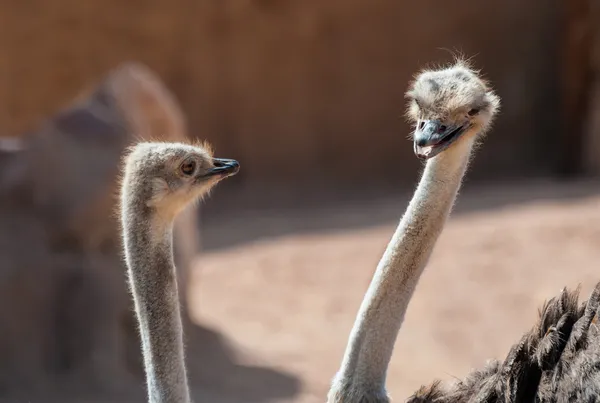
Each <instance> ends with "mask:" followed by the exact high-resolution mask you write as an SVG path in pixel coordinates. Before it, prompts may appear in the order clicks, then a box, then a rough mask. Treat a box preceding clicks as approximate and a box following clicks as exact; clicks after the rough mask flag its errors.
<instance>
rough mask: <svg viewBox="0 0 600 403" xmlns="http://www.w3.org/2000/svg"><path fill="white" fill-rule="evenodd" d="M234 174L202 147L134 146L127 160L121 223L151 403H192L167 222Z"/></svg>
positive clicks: (229, 164)
mask: <svg viewBox="0 0 600 403" xmlns="http://www.w3.org/2000/svg"><path fill="white" fill-rule="evenodd" d="M238 170H239V164H238V162H237V161H234V160H225V159H218V158H213V156H212V152H211V150H210V149H209V148H208V146H207V145H203V146H192V145H187V144H180V143H139V144H137V145H136V146H134V147H133V148H132V149H131V151H130V153H129V154H128V156H127V157H126V159H125V167H124V174H123V182H122V187H121V212H120V218H121V224H122V230H123V244H124V249H125V261H126V264H127V268H128V278H129V284H130V287H131V293H132V294H133V301H134V306H135V312H136V316H137V319H138V322H139V326H140V333H141V340H142V353H143V356H144V367H145V371H146V383H147V387H148V401H149V402H151V403H189V402H190V393H189V390H188V385H187V376H186V368H185V364H184V353H183V342H182V328H181V316H180V312H179V309H180V306H179V296H178V290H177V277H176V273H175V266H174V263H173V251H172V250H173V245H172V237H173V234H172V232H173V220H174V218H175V217H176V216H177V214H179V212H181V211H182V210H183V209H184V207H186V206H187V205H189V204H191V203H192V202H194V201H196V200H199V199H200V198H201V197H203V196H204V195H206V194H207V193H208V192H209V191H210V189H211V188H212V187H213V186H214V185H215V184H216V183H217V182H219V181H220V180H221V179H223V178H226V177H227V176H231V175H234V174H236V173H237V172H238Z"/></svg>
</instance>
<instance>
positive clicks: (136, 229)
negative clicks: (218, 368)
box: [123, 206, 190, 403]
mask: <svg viewBox="0 0 600 403" xmlns="http://www.w3.org/2000/svg"><path fill="white" fill-rule="evenodd" d="M125 208H126V210H127V206H126V207H125ZM130 211H134V210H133V209H131V210H130ZM124 217H129V218H130V220H131V221H130V222H129V221H128V220H127V219H125V220H124V223H123V226H124V233H125V239H124V241H125V252H126V260H127V266H128V274H129V281H130V285H131V291H132V294H133V299H134V305H135V311H136V314H137V318H138V322H139V326H140V334H141V340H142V352H143V356H144V367H145V370H146V383H147V387H148V399H149V402H150V403H189V402H190V396H189V391H188V385H187V376H186V370H185V365H184V354H183V340H182V327H181V316H180V312H179V310H180V306H179V297H178V290H177V276H176V272H175V265H174V263H173V251H172V238H173V223H172V221H170V220H167V221H165V220H160V219H159V218H158V217H157V216H153V215H151V214H150V213H149V214H148V215H147V216H143V214H140V215H134V214H127V211H126V212H125V214H124Z"/></svg>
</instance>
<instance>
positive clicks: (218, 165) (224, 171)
mask: <svg viewBox="0 0 600 403" xmlns="http://www.w3.org/2000/svg"><path fill="white" fill-rule="evenodd" d="M213 164H214V168H212V169H211V170H210V171H208V174H207V175H208V176H212V175H220V176H232V175H235V174H236V173H238V171H239V170H240V163H239V162H237V161H236V160H229V159H224V158H213Z"/></svg>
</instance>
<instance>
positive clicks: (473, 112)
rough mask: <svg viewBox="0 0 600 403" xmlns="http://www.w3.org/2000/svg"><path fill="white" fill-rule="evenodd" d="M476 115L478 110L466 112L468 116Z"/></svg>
mask: <svg viewBox="0 0 600 403" xmlns="http://www.w3.org/2000/svg"><path fill="white" fill-rule="evenodd" d="M478 113H479V109H478V108H473V109H471V110H470V111H469V112H468V114H469V116H475V115H477V114H478Z"/></svg>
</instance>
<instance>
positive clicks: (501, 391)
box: [408, 283, 600, 403]
mask: <svg viewBox="0 0 600 403" xmlns="http://www.w3.org/2000/svg"><path fill="white" fill-rule="evenodd" d="M578 298H579V289H576V290H571V291H568V290H566V289H563V291H562V292H561V293H560V294H559V295H558V296H556V297H554V298H552V299H551V300H550V301H548V302H547V303H545V304H544V306H543V307H542V309H541V311H540V316H539V320H538V322H537V323H536V324H535V326H534V327H533V328H532V329H531V330H530V331H529V332H527V333H526V334H525V335H524V336H523V337H522V338H521V340H520V341H519V342H518V343H517V344H515V345H514V346H513V347H512V348H511V350H510V352H509V353H508V355H507V357H506V359H505V360H504V362H500V361H492V362H490V363H489V364H488V365H487V366H486V367H485V368H483V369H481V370H476V371H474V372H472V373H471V374H470V375H469V376H467V378H466V379H464V380H463V381H461V382H459V383H457V384H455V385H453V386H450V387H444V385H443V384H442V383H440V382H437V381H436V382H434V383H433V384H431V385H429V386H424V387H421V388H420V389H419V390H418V391H417V392H416V393H415V394H414V395H413V396H411V397H410V398H409V399H408V402H409V403H419V402H420V403H426V402H427V403H450V402H452V403H463V402H464V403H467V402H468V403H475V402H477V403H480V402H481V403H483V402H489V403H491V402H503V403H509V402H510V403H522V402H540V403H542V402H543V403H547V402H548V403H550V402H556V403H563V402H578V403H600V331H599V329H598V326H597V324H596V321H597V319H598V309H599V307H600V283H598V284H597V285H596V288H595V289H594V291H593V292H592V295H591V296H590V298H589V300H588V301H587V302H584V303H582V304H581V305H579V304H578Z"/></svg>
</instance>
